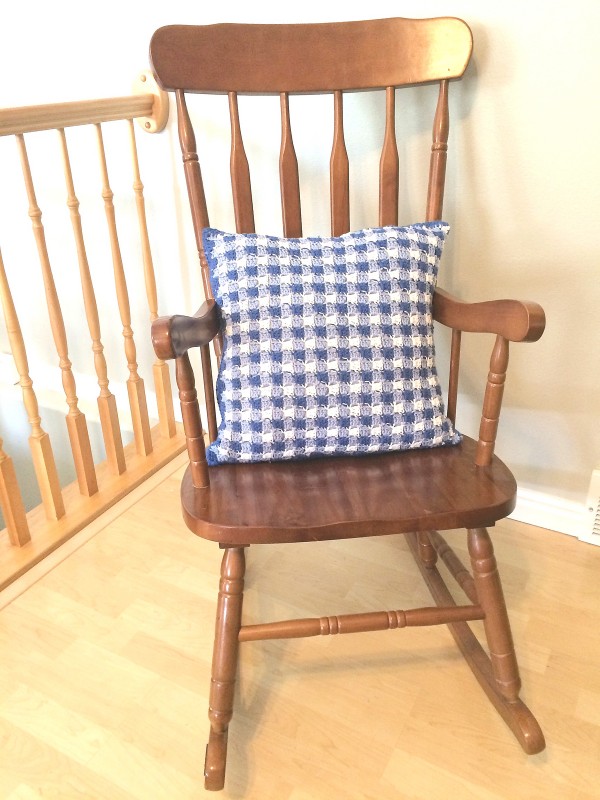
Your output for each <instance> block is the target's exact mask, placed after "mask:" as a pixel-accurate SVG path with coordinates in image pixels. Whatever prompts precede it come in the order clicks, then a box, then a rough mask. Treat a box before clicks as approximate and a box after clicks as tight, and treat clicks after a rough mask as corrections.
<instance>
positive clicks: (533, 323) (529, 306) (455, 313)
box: [433, 289, 546, 342]
mask: <svg viewBox="0 0 600 800" xmlns="http://www.w3.org/2000/svg"><path fill="white" fill-rule="evenodd" d="M433 318H434V320H436V322H441V323H442V325H446V326H447V327H449V328H453V329H454V330H459V331H467V332H472V333H495V334H497V335H500V336H503V337H504V338H505V339H507V340H508V341H509V342H536V341H537V340H538V339H539V338H540V337H541V335H542V334H543V332H544V327H545V325H546V316H545V314H544V309H543V308H542V307H541V306H540V305H538V304H537V303H530V302H521V301H519V300H490V301H487V302H483V303H465V302H463V301H462V300H459V299H457V298H456V297H453V296H452V295H450V294H449V293H448V292H445V291H444V290H443V289H436V291H435V294H434V297H433Z"/></svg>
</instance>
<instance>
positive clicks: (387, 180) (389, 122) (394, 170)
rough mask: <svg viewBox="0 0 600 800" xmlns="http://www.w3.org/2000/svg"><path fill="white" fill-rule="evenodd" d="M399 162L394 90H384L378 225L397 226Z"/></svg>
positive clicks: (390, 87)
mask: <svg viewBox="0 0 600 800" xmlns="http://www.w3.org/2000/svg"><path fill="white" fill-rule="evenodd" d="M398 193H399V160H398V144H397V142H396V90H395V88H394V87H393V86H388V87H387V89H386V90H385V134H384V137H383V147H382V149H381V159H380V161H379V224H380V225H397V224H398Z"/></svg>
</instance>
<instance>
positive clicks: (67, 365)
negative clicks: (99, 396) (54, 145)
mask: <svg viewBox="0 0 600 800" xmlns="http://www.w3.org/2000/svg"><path fill="white" fill-rule="evenodd" d="M15 138H16V140H17V144H18V147H19V154H20V157H21V166H22V169H23V177H24V180H25V187H26V190H27V197H28V201H29V216H30V218H31V225H32V229H33V234H34V238H35V242H36V245H37V250H38V254H39V259H40V265H41V268H42V275H43V280H44V289H45V292H46V305H47V307H48V316H49V319H50V328H51V330H52V337H53V339H54V344H55V347H56V352H57V354H58V357H59V366H60V368H61V370H62V384H63V388H64V391H65V397H66V400H67V405H68V407H69V412H68V414H67V417H66V419H67V430H68V433H69V440H70V442H71V450H72V453H73V460H74V462H75V471H76V474H77V480H78V483H79V491H80V492H81V494H84V495H86V496H90V495H93V494H95V493H96V492H97V491H98V483H97V480H96V471H95V469H94V459H93V457H92V450H91V447H90V438H89V434H88V429H87V424H86V420H85V415H84V414H83V413H82V412H81V411H80V410H79V406H78V402H79V401H78V398H77V394H76V387H75V378H74V377H73V372H72V369H71V361H70V360H69V352H68V347H67V334H66V331H65V323H64V319H63V315H62V311H61V307H60V302H59V300H58V294H57V291H56V286H55V284H54V277H53V274H52V267H51V266H50V258H49V256H48V249H47V247H46V236H45V233H44V226H43V224H42V212H41V210H40V208H39V206H38V204H37V200H36V196H35V189H34V186H33V178H32V176H31V169H30V166H29V159H28V157H27V150H26V147H25V139H24V137H23V135H22V134H18V135H17V136H16V137H15Z"/></svg>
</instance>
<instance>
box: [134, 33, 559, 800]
mask: <svg viewBox="0 0 600 800" xmlns="http://www.w3.org/2000/svg"><path fill="white" fill-rule="evenodd" d="M471 48H472V37H471V32H470V30H469V28H468V26H467V25H466V24H465V23H464V22H462V21H461V20H457V19H453V18H441V19H424V20H412V19H389V20H372V21H367V22H342V23H327V24H315V25H305V24H300V25H238V24H221V25H209V26H179V25H175V26H167V27H164V28H161V29H159V30H158V31H157V32H156V33H155V34H154V36H153V38H152V43H151V48H150V54H151V61H152V66H153V69H154V72H155V74H156V77H157V80H158V82H159V84H160V85H161V86H162V87H163V88H164V89H166V90H168V91H174V92H175V95H176V101H177V113H178V127H179V136H180V142H181V148H182V152H183V163H184V168H185V176H186V180H187V187H188V192H189V199H190V204H191V212H192V217H193V223H194V229H195V235H196V239H197V245H198V248H199V251H200V261H201V265H202V273H203V281H204V287H205V291H206V297H207V300H206V302H204V304H203V305H202V307H201V308H200V310H199V311H198V313H197V314H196V315H195V316H194V317H186V316H173V317H169V318H166V317H163V318H160V319H158V320H156V321H155V322H154V323H153V326H152V337H153V343H154V347H155V350H156V353H157V354H158V356H159V357H161V358H164V359H170V358H174V359H176V373H177V382H178V386H179V392H180V398H181V406H182V413H183V420H184V425H185V433H186V437H187V444H188V451H189V456H190V465H189V468H188V469H187V471H186V474H185V477H184V479H183V485H182V491H181V496H182V505H183V516H184V519H185V522H186V524H187V525H188V527H189V528H190V529H191V531H193V532H194V533H195V534H197V535H198V536H202V537H204V538H206V539H209V540H212V541H215V542H218V543H219V545H220V547H221V548H223V549H224V555H223V562H222V570H221V582H220V591H219V596H218V607H217V621H216V635H215V647H214V656H213V664H212V681H211V690H210V708H209V719H210V739H209V743H208V746H207V752H206V764H205V785H206V788H208V789H213V790H217V789H221V788H222V787H223V785H224V779H225V761H226V751H227V731H228V725H229V722H230V720H231V717H232V709H233V695H234V683H235V679H236V668H237V656H238V646H239V643H240V642H248V641H253V640H258V639H270V638H287V637H299V636H315V635H322V634H330V633H346V632H359V631H372V630H385V629H394V628H398V627H404V626H413V625H432V624H447V625H448V626H449V628H450V630H451V632H452V634H453V635H454V637H455V639H456V641H457V643H458V645H459V647H460V649H461V650H462V653H463V655H464V657H465V659H466V661H467V663H468V664H469V666H470V667H471V669H472V671H473V672H474V674H475V676H476V677H477V679H478V681H479V682H480V684H481V686H482V687H483V689H484V691H485V692H486V694H487V695H488V697H489V699H490V700H491V701H492V703H493V704H494V706H495V707H496V709H497V710H498V711H499V713H500V714H501V716H502V717H503V719H504V720H505V722H506V723H507V724H508V726H509V727H510V729H511V730H512V731H513V733H514V735H515V736H516V738H517V739H518V741H519V743H520V744H521V746H522V747H523V749H524V750H525V751H526V752H527V753H537V752H539V751H540V750H542V749H543V748H544V746H545V743H544V737H543V734H542V732H541V730H540V728H539V726H538V724H537V722H536V720H535V718H534V717H533V715H532V714H531V712H530V711H529V709H528V708H527V707H526V706H525V705H524V704H523V702H522V701H521V700H520V699H519V689H520V679H519V673H518V667H517V661H516V657H515V652H514V647H513V642H512V637H511V632H510V627H509V621H508V616H507V611H506V606H505V603H504V599H503V594H502V588H501V584H500V578H499V575H498V571H497V568H496V561H495V558H494V553H493V548H492V543H491V540H490V537H489V535H488V532H487V530H486V528H487V527H489V526H493V525H494V524H495V522H496V521H497V520H499V519H502V518H503V517H505V516H507V515H508V514H510V513H511V511H512V510H513V508H514V506H515V500H516V483H515V480H514V478H513V476H512V474H511V473H510V471H509V470H508V468H507V467H506V466H505V465H504V464H503V463H502V462H501V461H500V460H499V459H498V458H497V457H496V456H495V455H494V440H495V436H496V430H497V426H498V418H499V415H500V405H501V399H502V393H503V387H504V382H505V376H506V370H507V364H508V350H509V342H525V341H528V342H533V341H536V340H537V339H539V337H540V336H541V335H542V332H543V330H544V324H545V319H544V313H543V310H542V309H541V308H540V307H539V306H538V305H536V304H535V303H528V302H527V303H525V302H518V301H513V300H498V301H488V302H482V303H464V302H461V301H460V300H458V299H456V298H454V297H452V296H450V295H449V294H448V293H446V292H444V291H442V290H440V289H437V290H436V291H435V294H434V297H433V306H432V309H433V311H432V313H433V319H435V320H436V321H437V322H438V323H441V324H443V325H445V326H447V327H448V328H450V329H451V330H452V340H451V341H452V343H451V353H450V380H449V390H448V398H447V414H448V418H449V419H450V420H451V421H454V417H455V410H456V398H457V386H458V368H459V353H460V341H461V332H463V331H465V332H482V333H491V334H495V337H496V338H495V345H494V347H493V352H492V355H491V362H490V368H489V373H488V376H487V385H486V388H485V397H484V403H483V411H482V417H481V425H480V430H479V438H478V441H475V440H473V439H470V438H468V437H467V436H464V437H463V438H462V441H461V442H460V444H456V445H453V446H448V447H436V448H428V449H414V450H408V451H399V452H385V453H374V454H368V455H360V456H352V455H335V456H332V457H321V458H304V459H300V460H296V459H292V460H273V461H262V462H259V463H224V464H217V465H213V466H209V465H208V464H207V459H206V452H205V440H204V432H203V430H202V425H201V421H200V419H201V418H200V414H199V407H198V401H197V394H196V389H195V383H194V376H193V371H192V368H191V366H190V360H189V356H188V351H189V350H190V348H195V347H198V348H200V354H201V363H202V371H203V385H204V393H205V397H206V414H207V420H208V438H209V440H210V442H214V440H215V439H216V437H217V433H218V431H217V429H218V422H217V413H216V404H215V399H214V394H213V375H212V371H211V354H210V349H209V348H210V346H211V345H214V347H215V351H216V357H217V358H220V357H221V354H222V351H223V330H222V318H221V312H220V308H219V305H218V304H217V303H216V302H215V300H214V299H213V291H212V288H211V278H210V274H209V269H208V264H207V257H206V253H205V246H204V243H203V231H204V230H205V229H207V228H208V227H209V219H208V212H207V203H206V200H205V192H204V186H203V182H202V178H201V171H200V166H199V160H198V155H197V153H196V142H195V135H194V130H193V127H192V123H191V121H190V114H189V113H188V109H187V105H186V94H187V93H190V92H193V93H212V94H214V93H220V94H225V95H227V96H228V99H229V111H230V118H231V183H232V189H233V204H234V211H235V220H236V227H237V232H238V233H244V234H247V233H252V232H253V231H254V214H253V203H252V195H251V190H250V175H249V168H248V160H247V158H246V154H245V151H244V144H243V140H242V135H241V131H240V116H239V114H238V103H237V98H238V94H244V95H246V94H248V95H255V94H271V95H275V96H277V95H279V97H280V102H281V151H280V161H279V165H280V180H281V201H282V211H283V232H284V236H285V237H301V236H302V223H301V215H300V193H299V180H298V161H297V158H296V154H295V151H294V145H293V140H292V135H291V126H290V113H289V95H290V94H294V93H304V94H306V93H323V92H330V93H331V94H332V100H333V108H334V137H333V149H332V152H331V162H330V164H331V168H330V186H331V234H332V236H334V237H339V236H340V235H341V234H344V233H346V232H348V231H349V229H350V223H349V219H350V216H349V180H348V157H347V152H346V147H345V144H344V127H343V113H342V110H343V96H344V93H345V92H348V91H350V90H381V92H382V93H383V95H384V96H385V106H386V122H385V130H382V140H383V150H382V155H381V161H380V201H379V219H378V220H375V223H376V224H377V225H378V226H380V227H383V226H397V225H398V193H399V170H398V150H397V146H396V135H395V95H396V89H397V88H398V87H403V86H407V85H411V86H415V85H416V84H425V83H431V82H437V83H439V97H438V101H437V108H436V110H435V117H434V121H433V144H432V148H431V159H430V172H429V181H428V197H427V203H426V211H425V220H426V221H435V220H440V219H441V218H442V198H443V189H444V179H445V167H446V156H447V141H448V88H449V82H450V81H451V80H452V79H457V78H460V77H461V76H462V74H463V72H464V70H465V68H466V66H467V64H468V62H469V58H470V55H471ZM382 102H383V101H382ZM274 224H276V221H275V223H274ZM456 528H463V529H466V530H467V532H468V533H467V536H468V549H469V553H470V558H471V564H472V574H471V573H470V572H468V571H467V569H466V568H465V567H464V566H463V565H462V564H461V563H460V561H459V559H458V557H457V556H456V555H455V554H454V553H453V551H452V550H451V549H450V547H449V546H448V545H447V544H446V542H445V540H444V539H443V538H442V536H441V535H440V534H439V533H438V532H437V531H438V530H450V529H456ZM399 533H402V534H406V536H407V539H408V542H409V544H410V548H411V551H412V553H413V555H414V557H415V560H416V563H417V565H418V568H419V569H420V571H421V573H422V574H423V577H424V579H425V581H426V583H427V585H428V586H429V589H430V590H431V593H432V595H433V598H434V600H435V606H433V607H428V608H417V609H411V610H406V611H391V612H388V611H382V612H377V613H373V612H370V613H362V614H360V613H358V614H351V615H342V616H324V617H321V618H316V619H303V620H287V621H282V622H269V623H265V624H254V625H242V621H241V614H242V596H243V584H244V572H245V548H247V547H248V546H250V545H254V544H269V543H283V542H311V541H320V540H326V539H342V538H353V537H362V536H376V535H386V534H399ZM438 558H440V559H442V560H443V562H444V563H445V565H446V566H447V567H448V569H449V571H450V573H451V574H453V576H454V577H455V578H456V580H457V583H458V584H459V585H460V588H461V589H462V590H463V591H464V593H465V595H466V598H467V602H466V604H463V605H459V604H457V603H456V602H455V600H454V599H453V597H452V596H451V594H450V592H449V590H448V589H447V588H446V585H445V583H444V580H443V578H442V577H441V573H440V572H439V571H438V569H437V567H436V561H437V559H438ZM472 620H483V624H484V628H485V634H486V637H487V643H488V646H489V651H490V656H488V655H487V653H486V652H485V651H484V649H483V648H482V647H481V646H480V644H479V643H478V641H477V639H476V637H475V635H474V634H473V633H472V631H471V629H470V627H469V625H468V624H467V623H468V622H469V621H472Z"/></svg>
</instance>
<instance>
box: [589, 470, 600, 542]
mask: <svg viewBox="0 0 600 800" xmlns="http://www.w3.org/2000/svg"><path fill="white" fill-rule="evenodd" d="M586 508H587V512H588V524H587V531H586V533H587V535H586V537H585V538H586V539H587V541H592V542H594V543H595V544H596V543H597V544H600V469H595V470H594V471H593V472H592V480H591V481H590V488H589V491H588V497H587V505H586ZM588 537H589V538H588Z"/></svg>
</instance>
